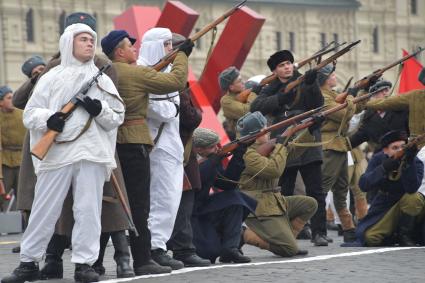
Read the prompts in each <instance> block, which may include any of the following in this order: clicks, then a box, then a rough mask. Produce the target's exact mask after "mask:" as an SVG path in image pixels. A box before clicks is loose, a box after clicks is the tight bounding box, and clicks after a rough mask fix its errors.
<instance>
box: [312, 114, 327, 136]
mask: <svg viewBox="0 0 425 283" xmlns="http://www.w3.org/2000/svg"><path fill="white" fill-rule="evenodd" d="M312 118H313V125H311V126H310V127H308V131H309V132H310V134H313V133H314V131H316V130H319V129H320V127H321V126H322V123H323V121H325V119H326V118H325V117H324V116H321V115H319V116H313V117H312Z"/></svg>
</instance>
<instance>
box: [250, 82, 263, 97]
mask: <svg viewBox="0 0 425 283" xmlns="http://www.w3.org/2000/svg"><path fill="white" fill-rule="evenodd" d="M262 89H263V86H262V85H260V84H258V85H256V86H254V87H253V88H252V89H251V91H252V92H254V93H255V94H256V95H259V94H260V92H261V90H262Z"/></svg>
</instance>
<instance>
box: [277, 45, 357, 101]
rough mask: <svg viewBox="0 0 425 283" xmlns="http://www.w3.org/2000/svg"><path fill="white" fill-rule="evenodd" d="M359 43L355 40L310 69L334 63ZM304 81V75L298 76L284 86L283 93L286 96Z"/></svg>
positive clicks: (316, 69) (317, 68)
mask: <svg viewBox="0 0 425 283" xmlns="http://www.w3.org/2000/svg"><path fill="white" fill-rule="evenodd" d="M360 42H361V40H357V41H354V42H352V43H350V44H349V45H347V46H346V47H344V48H343V49H341V50H339V51H338V52H336V53H335V54H333V55H332V56H330V57H328V58H326V59H325V60H323V61H322V62H320V64H318V65H317V66H315V67H314V68H312V70H315V71H318V70H320V69H322V68H323V67H325V66H326V65H328V64H330V63H332V62H334V61H335V60H336V59H338V58H339V57H341V56H342V55H344V54H345V53H347V52H349V51H350V50H351V49H353V48H354V47H355V46H356V45H357V44H359V43H360ZM304 80H305V75H302V76H299V77H298V78H297V79H296V80H295V81H293V82H290V83H289V84H287V85H286V87H285V90H284V92H283V93H285V94H286V93H288V92H290V91H291V90H293V89H294V88H295V87H297V86H298V85H300V84H301V83H302V82H303V81H304Z"/></svg>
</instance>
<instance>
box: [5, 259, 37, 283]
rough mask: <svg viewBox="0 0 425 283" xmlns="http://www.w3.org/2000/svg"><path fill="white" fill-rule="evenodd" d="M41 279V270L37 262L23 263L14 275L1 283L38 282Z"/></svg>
mask: <svg viewBox="0 0 425 283" xmlns="http://www.w3.org/2000/svg"><path fill="white" fill-rule="evenodd" d="M39 278H40V270H39V269H38V264H37V263H35V262H21V263H20V264H19V266H18V267H17V268H16V269H15V270H14V271H13V273H12V275H9V276H6V277H3V278H2V279H1V283H24V282H25V281H36V280H38V279H39Z"/></svg>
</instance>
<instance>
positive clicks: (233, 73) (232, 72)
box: [218, 66, 240, 91]
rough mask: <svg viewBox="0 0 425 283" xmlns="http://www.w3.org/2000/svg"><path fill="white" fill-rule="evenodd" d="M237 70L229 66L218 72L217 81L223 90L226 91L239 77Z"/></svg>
mask: <svg viewBox="0 0 425 283" xmlns="http://www.w3.org/2000/svg"><path fill="white" fill-rule="evenodd" d="M239 74H240V73H239V70H238V69H236V67H234V66H231V67H229V68H227V69H225V70H224V71H222V72H221V73H220V75H219V76H218V83H219V84H220V88H221V89H222V90H223V91H227V90H228V89H229V86H230V85H231V84H232V83H233V82H234V81H235V80H236V79H237V78H238V77H239Z"/></svg>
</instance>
